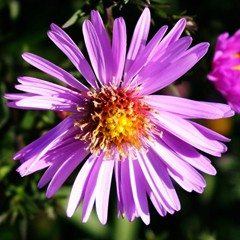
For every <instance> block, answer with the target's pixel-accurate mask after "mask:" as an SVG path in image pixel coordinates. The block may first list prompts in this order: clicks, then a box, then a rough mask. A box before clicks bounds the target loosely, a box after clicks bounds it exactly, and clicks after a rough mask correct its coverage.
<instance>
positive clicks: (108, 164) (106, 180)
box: [96, 160, 115, 224]
mask: <svg viewBox="0 0 240 240" xmlns="http://www.w3.org/2000/svg"><path fill="white" fill-rule="evenodd" d="M114 162H115V160H105V161H102V165H101V167H100V170H99V173H98V179H97V186H96V212H97V215H98V218H99V220H100V222H101V223H102V224H106V222H107V213H108V202H109V193H110V186H111V180H112V173H113V166H114Z"/></svg>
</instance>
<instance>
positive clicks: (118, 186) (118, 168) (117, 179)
mask: <svg viewBox="0 0 240 240" xmlns="http://www.w3.org/2000/svg"><path fill="white" fill-rule="evenodd" d="M121 166H122V165H121V162H120V161H115V166H114V173H115V182H116V192H117V203H118V216H119V215H120V214H121V215H122V217H124V208H123V200H122V194H121Z"/></svg>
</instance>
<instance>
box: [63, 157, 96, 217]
mask: <svg viewBox="0 0 240 240" xmlns="http://www.w3.org/2000/svg"><path fill="white" fill-rule="evenodd" d="M96 162H97V157H95V156H91V157H90V158H89V159H88V160H87V161H86V162H85V163H84V165H83V167H82V168H81V170H80V172H79V173H78V175H77V177H76V179H75V181H74V184H73V186H72V191H71V194H70V197H69V200H68V207H67V216H68V217H71V216H72V215H73V214H74V212H75V211H76V209H77V207H78V206H79V204H80V202H81V201H82V199H83V197H84V194H85V192H86V186H87V183H88V179H89V176H90V174H91V172H92V169H93V167H94V166H95V164H96Z"/></svg>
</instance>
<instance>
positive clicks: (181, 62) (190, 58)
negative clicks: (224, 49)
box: [136, 43, 209, 95]
mask: <svg viewBox="0 0 240 240" xmlns="http://www.w3.org/2000/svg"><path fill="white" fill-rule="evenodd" d="M208 46H209V44H208V43H203V44H198V45H197V48H195V52H192V51H190V52H188V54H185V55H184V56H183V57H181V58H179V59H177V60H176V61H174V62H168V61H167V62H163V63H161V64H158V65H156V67H155V69H152V72H148V74H146V71H145V73H142V74H141V75H140V80H138V79H136V81H139V82H142V80H144V82H143V84H142V85H141V87H142V89H141V90H140V92H141V94H142V95H148V94H151V93H153V92H156V91H158V90H160V89H162V88H164V87H165V86H167V85H169V84H171V83H172V82H173V81H175V80H177V79H178V78H179V77H181V76H182V75H183V74H185V73H186V72H187V71H188V70H189V69H190V68H192V67H193V66H194V65H195V64H196V63H197V62H198V61H199V60H200V59H201V58H202V57H203V55H204V54H205V53H206V52H207V49H208ZM141 79H142V80H141ZM156 79H157V81H156ZM153 81H154V82H153ZM150 82H151V84H149V83H150Z"/></svg>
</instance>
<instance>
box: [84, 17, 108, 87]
mask: <svg viewBox="0 0 240 240" xmlns="http://www.w3.org/2000/svg"><path fill="white" fill-rule="evenodd" d="M83 36H84V41H85V45H86V48H87V51H88V55H89V58H90V61H91V63H92V67H93V69H94V72H95V74H96V76H97V78H98V80H99V81H100V83H101V84H102V85H106V84H108V82H109V79H110V78H109V72H108V71H109V66H107V62H106V59H105V56H104V50H103V47H102V45H101V42H100V40H99V36H98V35H97V32H96V30H95V28H94V27H93V25H92V23H91V22H90V21H89V20H85V21H84V23H83Z"/></svg>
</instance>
